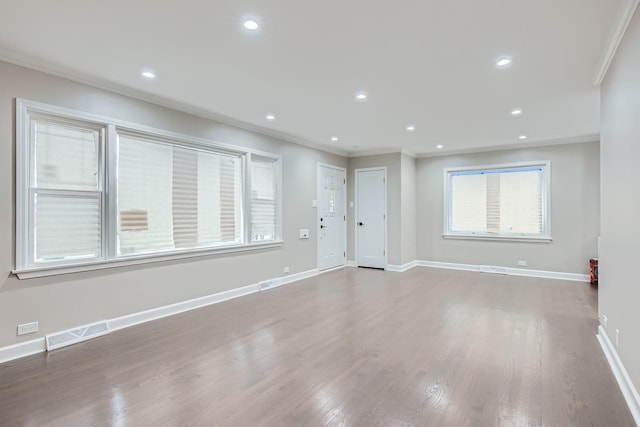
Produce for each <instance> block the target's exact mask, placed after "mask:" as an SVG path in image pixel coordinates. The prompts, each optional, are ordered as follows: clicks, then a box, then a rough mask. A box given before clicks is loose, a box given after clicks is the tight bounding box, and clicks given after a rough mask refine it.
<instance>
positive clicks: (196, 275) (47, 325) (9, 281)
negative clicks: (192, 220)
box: [0, 62, 347, 347]
mask: <svg viewBox="0 0 640 427" xmlns="http://www.w3.org/2000/svg"><path fill="white" fill-rule="evenodd" d="M15 98H24V99H29V100H33V101H38V102H43V103H47V104H52V105H58V106H61V107H66V108H71V109H76V110H80V111H85V112H89V113H93V114H99V115H103V116H107V117H112V118H115V119H120V120H125V121H130V122H134V123H140V124H143V125H147V126H151V127H156V128H159V129H165V130H169V131H174V132H180V133H183V134H187V135H193V136H196V137H202V138H208V139H211V140H216V141H220V142H224V143H228V144H234V145H239V146H244V147H248V148H254V149H258V150H263V151H267V152H272V153H275V154H280V155H282V157H283V185H284V191H283V194H284V199H283V210H284V212H283V223H284V233H283V234H284V240H285V243H284V246H283V247H281V248H277V249H268V250H259V251H251V252H246V253H241V254H232V255H217V256H207V257H201V258H193V259H189V260H186V261H185V260H182V261H172V262H161V263H153V264H148V265H145V266H138V267H122V268H114V269H112V270H102V271H97V272H86V273H77V274H69V275H61V276H55V277H48V278H39V279H30V280H18V279H17V278H16V277H15V276H13V275H11V274H10V271H11V270H12V269H13V268H14V267H15V261H14V257H15V254H14V252H15V249H14V248H15V234H14V224H15V218H14V209H15V207H14V204H15V190H14V188H15V181H14V178H15V161H14V158H15V151H16V150H15V141H14V140H15V129H14V128H15V126H14V122H15V108H14V99H15ZM317 162H325V163H330V164H334V165H336V166H341V167H345V168H346V166H347V160H346V159H345V158H343V157H340V156H335V155H332V154H328V153H325V152H322V151H318V150H313V149H311V148H307V147H303V146H300V145H296V144H290V143H286V142H283V141H280V140H278V139H275V138H271V137H267V136H263V135H259V134H256V133H254V132H249V131H245V130H242V129H238V128H234V127H232V126H226V125H223V124H220V123H216V122H213V121H211V120H206V119H203V118H199V117H196V116H193V115H188V114H184V113H181V112H178V111H174V110H170V109H167V108H163V107H159V106H157V105H153V104H150V103H147V102H142V101H138V100H135V99H132V98H128V97H126V96H121V95H117V94H114V93H111V92H107V91H103V90H99V89H96V88H93V87H90V86H87V85H83V84H80V83H76V82H72V81H69V80H65V79H62V78H59V77H55V76H51V75H48V74H44V73H40V72H37V71H33V70H29V69H26V68H22V67H18V66H15V65H12V64H8V63H6V62H0V200H2V201H3V203H2V204H0V347H2V346H6V345H10V344H15V343H17V342H20V341H26V340H30V339H33V338H37V337H39V336H43V335H45V334H47V333H50V332H55V331H59V330H63V329H67V328H70V327H73V326H78V325H82V324H86V323H89V322H92V321H98V320H103V319H109V318H113V317H117V316H121V315H125V314H128V313H133V312H137V311H141V310H146V309H149V308H153V307H158V306H162V305H167V304H171V303H175V302H178V301H184V300H187V299H191V298H196V297H199V296H203V295H209V294H213V293H216V292H221V291H224V290H227V289H232V288H236V287H240V286H245V285H249V284H253V283H256V282H258V281H260V280H265V279H269V278H273V277H279V276H282V275H283V273H282V271H283V267H285V266H289V267H290V268H291V273H292V274H293V273H298V272H301V271H307V270H311V269H314V268H316V267H317V255H316V253H317V240H316V234H315V233H314V232H312V233H311V239H309V240H300V239H298V229H300V228H309V229H311V230H315V227H314V225H315V223H316V211H315V209H314V208H313V207H312V204H311V201H312V200H313V199H315V198H316V175H315V170H316V165H317ZM310 171H314V172H310ZM7 201H9V202H7ZM32 321H39V322H40V331H39V332H38V333H37V334H31V335H25V336H22V337H17V336H16V325H18V324H19V323H25V322H32Z"/></svg>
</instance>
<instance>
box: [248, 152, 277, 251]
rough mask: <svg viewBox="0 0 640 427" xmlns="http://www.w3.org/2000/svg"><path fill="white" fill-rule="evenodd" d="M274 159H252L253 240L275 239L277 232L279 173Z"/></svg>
mask: <svg viewBox="0 0 640 427" xmlns="http://www.w3.org/2000/svg"><path fill="white" fill-rule="evenodd" d="M276 172H277V169H276V162H275V161H274V160H272V159H261V158H256V157H254V158H252V161H251V240H252V241H254V242H256V241H261V240H274V239H275V238H276V234H277V213H278V212H277V209H278V206H277V197H276V195H277V175H276Z"/></svg>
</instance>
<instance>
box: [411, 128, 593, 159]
mask: <svg viewBox="0 0 640 427" xmlns="http://www.w3.org/2000/svg"><path fill="white" fill-rule="evenodd" d="M599 141H600V134H597V133H593V134H588V135H581V136H576V137H569V138H553V139H546V140H539V141H529V142H523V143H519V144H508V145H493V146H491V147H475V148H466V149H461V150H451V151H439V152H437V153H421V154H418V155H417V156H416V157H417V158H418V159H422V158H427V157H443V156H451V155H456V154H473V153H485V152H489V151H503V150H518V149H522V148H537V147H546V146H549V145H565V144H581V143H585V142H599Z"/></svg>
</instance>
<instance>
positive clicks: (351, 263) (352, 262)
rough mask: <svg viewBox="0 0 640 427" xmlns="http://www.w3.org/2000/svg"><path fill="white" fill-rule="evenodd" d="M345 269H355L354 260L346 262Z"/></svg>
mask: <svg viewBox="0 0 640 427" xmlns="http://www.w3.org/2000/svg"><path fill="white" fill-rule="evenodd" d="M347 267H356V262H355V261H354V260H351V259H349V260H347Z"/></svg>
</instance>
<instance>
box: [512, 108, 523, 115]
mask: <svg viewBox="0 0 640 427" xmlns="http://www.w3.org/2000/svg"><path fill="white" fill-rule="evenodd" d="M520 114H522V108H514V109H513V110H511V115H512V116H519V115H520Z"/></svg>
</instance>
